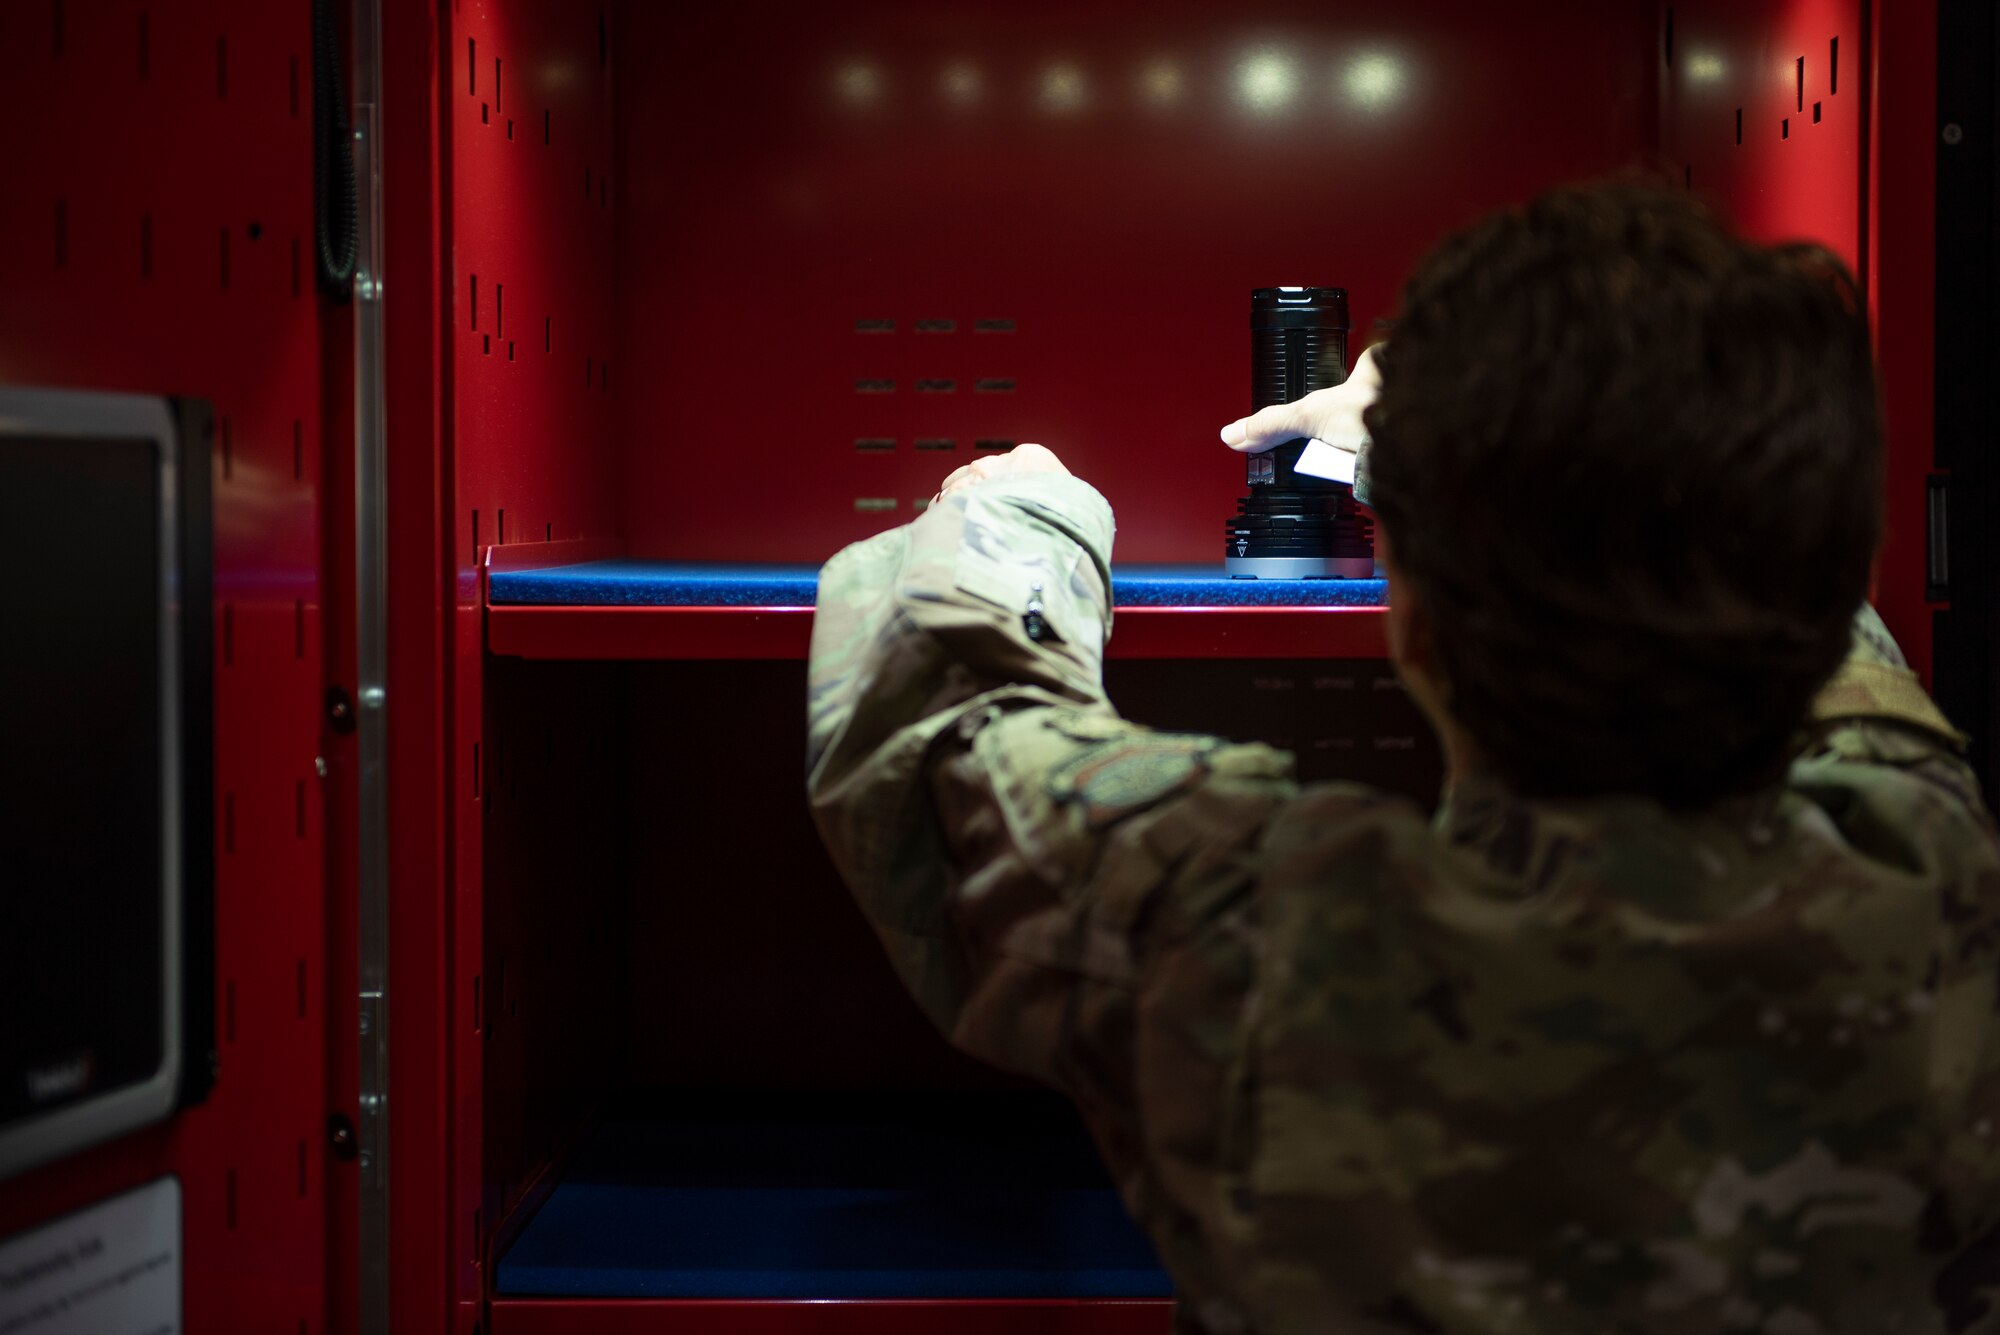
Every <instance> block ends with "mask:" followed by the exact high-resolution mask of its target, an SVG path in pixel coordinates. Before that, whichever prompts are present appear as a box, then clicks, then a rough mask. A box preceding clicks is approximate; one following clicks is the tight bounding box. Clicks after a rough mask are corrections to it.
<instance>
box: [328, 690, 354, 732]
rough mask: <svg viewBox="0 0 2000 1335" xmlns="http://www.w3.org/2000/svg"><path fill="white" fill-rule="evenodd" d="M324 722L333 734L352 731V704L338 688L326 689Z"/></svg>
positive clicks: (344, 692)
mask: <svg viewBox="0 0 2000 1335" xmlns="http://www.w3.org/2000/svg"><path fill="white" fill-rule="evenodd" d="M326 721H327V724H328V726H330V727H331V728H332V729H333V730H334V731H335V732H338V733H349V732H353V731H354V702H353V701H351V700H349V699H348V698H347V692H346V691H344V690H342V689H341V688H340V687H338V686H329V687H327V688H326Z"/></svg>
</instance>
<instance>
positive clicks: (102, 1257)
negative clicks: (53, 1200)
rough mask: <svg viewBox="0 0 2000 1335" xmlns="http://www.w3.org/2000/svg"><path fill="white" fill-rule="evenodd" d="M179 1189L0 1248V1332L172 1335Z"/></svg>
mask: <svg viewBox="0 0 2000 1335" xmlns="http://www.w3.org/2000/svg"><path fill="white" fill-rule="evenodd" d="M180 1331H181V1184H180V1182H179V1180H178V1179H175V1178H171V1177H164V1178H161V1179H160V1180H159V1181H157V1182H153V1183H150V1184H148V1185H146V1186H143V1187H140V1188H139V1189H138V1190H136V1191H128V1192H126V1193H125V1194H124V1195H122V1196H114V1197H112V1198H111V1199H110V1200H108V1201H104V1202H102V1203H100V1204H97V1205H93V1206H90V1207H89V1208H88V1209H84V1210H79V1211H77V1212H76V1213H75V1214H70V1215H64V1216H63V1217H62V1218H61V1219H58V1220H55V1221H54V1222H53V1223H48V1224H43V1225H42V1226H41V1227H40V1228H36V1229H31V1230H29V1231H28V1232H26V1233H19V1234H16V1235H15V1236H13V1237H11V1238H8V1239H7V1240H6V1241H5V1242H0V1335H180Z"/></svg>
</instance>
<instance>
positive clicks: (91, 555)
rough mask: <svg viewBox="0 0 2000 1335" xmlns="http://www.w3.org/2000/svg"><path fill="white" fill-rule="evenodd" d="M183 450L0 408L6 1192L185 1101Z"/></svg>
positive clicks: (125, 401) (81, 414)
mask: <svg viewBox="0 0 2000 1335" xmlns="http://www.w3.org/2000/svg"><path fill="white" fill-rule="evenodd" d="M180 430H181V422H180V419H179V415H178V410H177V408H176V406H175V405H173V404H171V403H169V402H168V401H167V400H163V399H157V398H136V397H130V396H123V395H100V394H74V393H64V392H56V391H40V390H16V389H7V388H0V496H5V497H6V498H7V499H8V501H9V502H10V503H9V505H8V507H7V508H8V522H7V523H6V524H5V525H0V558H4V561H0V571H5V572H6V574H4V575H0V609H4V611H5V617H4V621H0V624H4V625H5V626H6V628H7V646H6V648H5V649H4V650H0V1014H4V1015H6V1016H7V1017H8V1022H7V1023H6V1024H4V1025H0V1175H4V1174H7V1173H11V1172H16V1171H19V1170H20V1169H22V1168H25V1167H28V1166H29V1165H31V1164H34V1163H38V1162H42V1161H44V1160H46V1159H49V1158H52V1157H55V1156H56V1155H58V1154H61V1153H65V1152H67V1151H69V1150H71V1149H74V1148H77V1147H78V1146H80V1145H83V1144H87V1143H90V1142H92V1141H96V1140H101V1139H104V1138H105V1137H107V1136H111V1135H116V1134H120V1133H122V1132H124V1131H127V1130H130V1129H132V1128H133V1127H136V1126H141V1125H144V1124H146V1123H147V1122H150V1121H155V1120H158V1119H159V1118H161V1117H164V1116H166V1115H167V1114H168V1113H169V1112H170V1111H171V1110H172V1107H173V1105H174V1102H175V1100H176V1098H177V1096H178V1094H179V1091H180V1076H181V1071H182V1065H183V1060H184V1056H185V1053H184V1046H185V1045H184V1041H183V1040H184V1038H185V1034H184V1029H183V1024H184V1018H185V1017H184V1015H183V1010H184V1006H183V1002H184V997H183V993H182V987H183V963H184V961H183V956H182V945H183V937H184V935H185V934H186V928H187V920H186V916H185V907H186V903H187V895H188V893H189V889H190V887H189V886H188V885H187V881H188V879H189V871H190V864H189V861H188V859H187V858H186V856H185V854H186V851H187V850H186V848H185V845H186V844H187V843H188V842H189V839H190V837H191V832H190V831H189V830H188V829H187V828H186V826H185V824H184V823H183V822H184V817H185V816H186V815H187V813H188V812H189V811H190V810H192V809H198V810H200V811H202V812H204V813H205V812H206V811H207V810H208V804H207V800H206V794H205V792H201V793H196V794H192V795H191V794H190V793H189V792H188V787H189V782H190V777H191V776H192V775H195V774H196V773H197V772H198V774H199V782H201V783H202V784H205V783H206V782H207V778H206V769H205V767H193V768H191V767H190V766H189V764H188V758H189V748H188V746H187V742H188V737H187V734H188V732H189V731H190V727H189V725H190V722H193V723H195V724H196V725H197V727H196V729H195V731H196V732H197V735H196V737H195V738H194V739H193V740H194V744H195V749H196V750H198V751H204V752H205V749H206V747H207V744H208V742H207V717H206V710H205V709H204V710H201V711H198V712H199V714H200V717H199V718H197V719H193V720H191V719H190V717H189V712H188V710H187V708H186V703H187V701H186V698H185V695H184V688H185V686H186V685H187V683H186V681H185V680H184V678H186V677H188V675H189V674H190V671H191V670H193V669H197V668H199V667H200V666H201V665H204V664H205V663H206V654H207V647H206V644H205V643H203V644H200V645H198V646H195V647H196V648H197V649H198V652H196V653H194V654H190V653H189V652H188V648H189V646H188V645H187V644H186V643H185V640H186V638H187V636H188V633H189V629H190V625H191V624H192V625H194V626H196V627H198V628H199V632H198V633H199V634H200V635H201V636H203V637H204V638H205V636H206V633H207V630H206V628H207V625H208V618H207V616H206V601H207V597H208V578H207V572H206V570H205V569H201V570H198V571H197V572H196V578H194V579H192V580H190V579H188V578H187V572H186V571H185V570H184V569H183V568H182V567H183V564H184V558H185V556H186V554H187V549H186V547H185V545H184V544H185V539H186V537H187V533H186V530H187V528H188V527H189V525H190V523H191V522H194V523H201V524H205V517H206V505H205V503H204V504H202V505H199V506H196V507H193V511H194V513H193V514H192V515H190V514H189V513H186V511H187V510H188V508H189V507H187V506H186V505H185V504H184V501H185V499H186V498H185V497H184V496H182V495H181V493H182V492H183V491H185V490H187V489H188V486H189V483H188V479H187V477H186V476H184V472H183V464H184V462H185V461H184V459H183V457H182V456H183V442H182V441H181V440H180V438H179V437H180ZM196 448H200V447H199V446H197V447H196ZM198 471H199V472H200V473H201V474H202V481H201V484H200V485H203V486H205V468H204V469H201V470H198ZM204 501H205V498H204ZM204 537H205V534H204ZM201 550H202V551H204V552H205V542H204V543H203V544H202V545H201ZM190 592H192V593H194V595H195V596H196V597H197V598H198V600H199V603H200V607H199V610H200V612H201V615H199V616H196V617H192V618H190V617H189V616H188V614H187V613H188V609H187V608H186V607H184V606H183V602H184V597H185V595H187V594H189V593H190ZM195 675H196V676H198V677H199V678H200V682H199V689H200V690H201V691H202V692H203V693H204V694H205V692H206V690H207V682H206V674H205V672H200V671H197V672H196V673H195ZM191 799H192V800H191ZM204 823H205V818H204ZM199 837H200V838H203V839H205V838H206V830H205V829H204V830H203V831H201V834H200V836H199ZM202 861H203V860H201V859H197V861H196V865H197V867H199V866H200V865H201V863H202ZM205 888H206V887H202V886H197V887H194V889H195V891H196V892H197V893H199V892H201V891H202V890H204V889H205Z"/></svg>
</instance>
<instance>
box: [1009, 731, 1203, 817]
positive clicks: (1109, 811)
mask: <svg viewBox="0 0 2000 1335" xmlns="http://www.w3.org/2000/svg"><path fill="white" fill-rule="evenodd" d="M1219 745H1220V743H1219V742H1218V741H1217V739H1215V738H1213V737H1184V736H1179V735H1175V734H1170V733H1168V734H1163V733H1139V734H1136V735H1134V736H1129V737H1125V738H1119V739H1116V740H1112V741H1106V742H1102V743H1100V744H1098V745H1095V746H1091V747H1087V748H1085V749H1084V750H1082V751H1079V752H1077V753H1076V754H1075V755H1073V756H1071V757H1070V758H1069V759H1068V760H1065V761H1064V762H1063V763H1062V764H1061V765H1059V766H1057V767H1056V769H1055V770H1054V771H1052V772H1051V773H1050V775H1049V781H1048V783H1049V788H1048V791H1049V796H1050V797H1051V798H1053V799H1055V801H1057V802H1059V803H1066V804H1074V805H1076V806H1077V807H1078V808H1079V809H1080V810H1081V811H1082V814H1083V818H1084V821H1085V823H1086V824H1088V825H1089V826H1090V827H1091V828H1093V829H1099V828H1102V827H1103V826H1106V825H1109V824H1111V823H1112V822H1114V821H1117V820H1119V819H1121V818H1123V817H1125V816H1129V815H1131V814H1132V813H1133V812H1135V811H1143V810H1145V809H1146V808H1147V807H1150V806H1153V805H1155V804H1156V803H1158V802H1160V801H1162V800H1163V799H1165V798H1168V797H1171V796H1173V795H1174V794H1175V793H1179V792H1183V791H1185V790H1186V789H1188V788H1190V787H1192V786H1193V785H1194V784H1196V783H1198V782H1199V781H1200V780H1201V778H1202V776H1203V775H1205V774H1207V773H1208V757H1209V754H1210V753H1211V752H1213V751H1214V750H1215V749H1216V748H1217V747H1218V746H1219Z"/></svg>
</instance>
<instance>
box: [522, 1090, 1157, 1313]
mask: <svg viewBox="0 0 2000 1335" xmlns="http://www.w3.org/2000/svg"><path fill="white" fill-rule="evenodd" d="M683 1102H686V1100H683ZM698 1102H699V1107H697V1108H694V1109H692V1110H691V1109H690V1108H688V1107H686V1106H675V1105H674V1104H672V1103H662V1102H660V1101H658V1100H654V1101H652V1104H651V1106H647V1107H640V1106H633V1105H630V1104H628V1105H625V1106H623V1107H621V1108H620V1109H619V1110H618V1111H616V1112H614V1113H613V1114H611V1115H609V1116H607V1117H606V1118H605V1119H604V1120H603V1121H602V1122H600V1123H599V1124H598V1126H597V1127H596V1128H595V1129H594V1130H593V1131H592V1132H591V1133H590V1135H589V1136H588V1137H587V1139H586V1140H585V1142H584V1144H583V1146H582V1147H581V1148H580V1150H579V1151H578V1153H577V1155H576V1157H575V1159H574V1160H573V1162H572V1163H571V1164H570V1166H569V1168H568V1171H567V1172H566V1173H565V1174H564V1175H563V1178H562V1180H561V1181H560V1182H559V1183H558V1184H557V1185H556V1187H555V1189H554V1190H553V1192H552V1193H551V1194H550V1195H549V1197H548V1199H547V1201H546V1202H545V1203H544V1204H543V1205H542V1206H541V1208H540V1209H539V1210H538V1211H537V1213H536V1214H535V1216H534V1218H533V1219H531V1220H530V1221H528V1223H527V1224H526V1226H525V1227H524V1228H523V1229H522V1231H521V1232H520V1234H519V1236H518V1237H517V1238H516V1239H515V1240H514V1242H513V1244H512V1246H511V1247H509V1248H508V1249H507V1250H506V1253H505V1255H504V1256H503V1257H502V1258H501V1260H500V1261H499V1263H498V1267H497V1271H496V1274H495V1285H494V1289H495V1300H496V1313H495V1323H494V1324H495V1330H496V1331H500V1330H504V1329H507V1328H509V1326H510V1325H511V1324H512V1323H511V1322H509V1321H507V1320H505V1319H503V1317H502V1315H501V1311H500V1310H499V1309H500V1308H502V1307H506V1308H508V1309H509V1310H514V1311H518V1312H519V1313H521V1314H522V1315H523V1316H524V1317H525V1318H527V1319H529V1320H531V1321H532V1320H533V1319H535V1318H537V1317H540V1318H544V1319H546V1318H549V1317H550V1315H551V1313H552V1312H554V1311H556V1310H557V1308H558V1307H560V1309H561V1310H562V1311H563V1312H564V1313H566V1315H565V1317H564V1321H565V1322H566V1323H572V1324H564V1325H563V1328H564V1329H585V1327H584V1326H581V1325H577V1324H573V1323H574V1322H575V1321H577V1320H578V1318H579V1315H580V1314H581V1313H583V1312H586V1311H588V1310H591V1309H593V1308H597V1307H599V1306H600V1305H604V1304H608V1305H609V1306H608V1307H605V1308H604V1309H603V1311H604V1312H605V1313H609V1312H615V1311H620V1310H623V1311H626V1313H627V1316H628V1317H630V1316H632V1314H633V1312H634V1311H635V1310H640V1309H651V1310H652V1311H654V1312H655V1314H656V1315H658V1316H660V1317H665V1316H667V1315H669V1313H670V1311H671V1310H673V1309H681V1316H682V1317H683V1319H685V1317H686V1316H688V1315H689V1314H690V1313H689V1311H688V1310H687V1309H690V1308H698V1309H704V1310H710V1311H711V1312H723V1313H726V1312H727V1311H728V1310H729V1309H731V1308H732V1307H737V1306H741V1307H751V1308H768V1309H771V1310H769V1311H767V1312H766V1313H765V1315H764V1316H763V1317H762V1318H759V1319H758V1324H757V1328H758V1329H783V1328H786V1327H785V1323H784V1321H783V1319H782V1314H783V1313H785V1312H787V1311H794V1312H796V1313H797V1314H798V1315H799V1316H800V1318H801V1319H807V1318H810V1320H811V1321H813V1322H814V1323H820V1322H824V1320H825V1319H826V1315H827V1314H826V1312H825V1311H824V1310H823V1309H824V1307H825V1306H826V1305H829V1304H833V1305H839V1306H842V1307H844V1308H845V1309H847V1310H848V1311H849V1312H850V1313H851V1314H852V1315H853V1316H854V1317H855V1318H856V1319H857V1320H860V1321H861V1324H862V1325H863V1326H867V1325H869V1320H870V1319H869V1318H865V1317H863V1312H864V1311H866V1310H868V1309H874V1310H875V1312H876V1317H875V1318H873V1320H875V1321H876V1322H877V1324H875V1325H874V1326H873V1327H872V1328H875V1329H880V1328H882V1325H881V1324H880V1321H881V1320H882V1319H883V1318H884V1316H885V1315H886V1311H896V1312H902V1313H904V1314H905V1315H913V1314H914V1313H915V1312H916V1311H918V1310H930V1311H931V1312H932V1313H933V1316H936V1315H937V1309H938V1308H939V1307H940V1306H941V1305H944V1306H949V1307H952V1308H953V1309H956V1308H958V1307H959V1306H960V1305H970V1306H972V1307H985V1308H989V1309H992V1310H994V1311H1001V1310H1005V1309H1006V1308H1008V1307H1010V1306H1017V1305H1018V1304H1020V1303H1023V1302H1034V1303H1043V1304H1052V1305H1054V1306H1056V1307H1068V1308H1074V1309H1079V1310H1080V1311H1087V1310H1089V1309H1090V1308H1092V1307H1096V1306H1099V1305H1100V1303H1099V1302H1095V1301H1093V1300H1103V1302H1102V1304H1101V1305H1104V1306H1115V1307H1120V1308H1131V1307H1133V1306H1134V1305H1135V1304H1136V1305H1139V1306H1140V1310H1141V1311H1142V1312H1152V1313H1154V1314H1155V1319H1154V1322H1153V1324H1154V1326H1156V1327H1158V1328H1164V1325H1165V1322H1164V1320H1163V1319H1159V1317H1158V1315H1157V1313H1159V1312H1163V1311H1164V1308H1163V1306H1162V1304H1163V1303H1164V1302H1165V1300H1166V1299H1168V1297H1169V1296H1170V1294H1171V1286H1170V1284H1169V1282H1168V1279H1167V1277H1166V1275H1165V1273H1164V1272H1163V1271H1162V1270H1161V1269H1160V1267H1159V1264H1158V1261H1157V1260H1156V1259H1155V1257H1154V1254H1153V1251H1152V1248H1151V1246H1150V1245H1149V1244H1148V1243H1147V1241H1146V1239H1145V1237H1144V1235H1142V1234H1141V1233H1140V1232H1139V1231H1138V1229H1137V1228H1135V1227H1134V1226H1133V1225H1132V1223H1131V1222H1130V1221H1129V1220H1128V1219H1127V1217H1126V1216H1125V1213H1124V1210H1123V1207H1122V1206H1121V1205H1120V1203H1119V1200H1118V1196H1117V1193H1116V1192H1115V1191H1114V1190H1113V1189H1112V1187H1111V1185H1110V1183H1109V1182H1108V1181H1107V1180H1106V1179H1105V1176H1104V1172H1103V1169H1102V1168H1101V1167H1100V1166H1099V1163H1098V1161H1097V1158H1096V1155H1095V1153H1094V1151H1093V1150H1092V1148H1091V1146H1090V1143H1089V1141H1088V1139H1087V1138H1086V1137H1085V1136H1084V1135H1083V1133H1082V1130H1081V1128H1080V1127H1079V1126H1078V1125H1077V1124H1076V1122H1075V1119H1074V1116H1073V1115H1072V1114H1071V1113H1070V1112H1069V1111H1068V1109H1067V1108H1065V1107H1063V1106H1062V1105H1060V1104H1057V1103H1053V1102H1050V1101H1047V1100H1045V1099H1044V1098H1042V1097H1040V1096H1030V1097H1015V1096H999V1097H996V1096H994V1095H992V1094H991V1093H988V1094H986V1095H983V1096H980V1097H977V1098H973V1097H968V1096H964V1095H909V1096H900V1097H897V1098H894V1099H891V1098H888V1097H884V1096H879V1095H876V1096H852V1095H849V1096H841V1097H837V1098H836V1097H831V1096H816V1095H799V1094H791V1095H785V1096H766V1097H764V1098H763V1099H761V1100H756V1101H752V1100H734V1101H728V1100H716V1099H713V1098H703V1099H701V1100H699V1101H698ZM1142 1300H1152V1301H1150V1302H1142ZM885 1309H886V1310H885ZM774 1318H776V1324H773V1319H774ZM1017 1319H1018V1318H1017ZM699 1324H706V1323H699ZM521 1328H523V1329H529V1328H533V1327H532V1326H528V1327H521ZM613 1328H616V1329H635V1328H637V1326H636V1325H621V1326H615V1327H613V1326H607V1327H606V1329H613ZM810 1328H812V1329H815V1330H818V1329H824V1328H825V1326H824V1325H822V1324H812V1325H811V1327H810ZM1074 1328H1075V1329H1079V1330H1082V1329H1086V1328H1088V1329H1103V1327H1101V1326H1092V1325H1089V1324H1088V1323H1085V1324H1084V1325H1078V1326H1075V1327H1074ZM1118 1328H1119V1329H1127V1328H1131V1327H1128V1326H1120V1327H1118Z"/></svg>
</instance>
